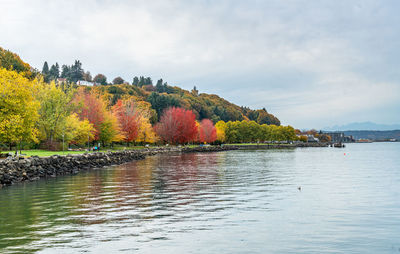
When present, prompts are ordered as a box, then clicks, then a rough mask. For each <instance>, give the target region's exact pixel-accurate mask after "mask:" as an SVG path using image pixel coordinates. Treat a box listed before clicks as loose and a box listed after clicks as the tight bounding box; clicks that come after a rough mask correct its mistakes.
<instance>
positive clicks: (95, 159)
mask: <svg viewBox="0 0 400 254" xmlns="http://www.w3.org/2000/svg"><path fill="white" fill-rule="evenodd" d="M236 149H237V148H228V147H217V146H215V147H214V146H208V147H207V146H205V147H194V148H188V147H162V148H152V149H143V150H128V151H121V152H107V153H103V152H99V153H86V154H76V155H71V154H70V155H66V156H61V155H53V156H50V157H38V156H32V157H8V158H7V159H4V160H0V187H1V186H3V185H11V184H13V183H17V182H23V181H33V180H37V179H40V178H46V177H56V176H58V175H69V174H76V173H78V172H79V171H81V170H86V169H95V168H101V167H105V166H110V165H119V164H123V163H125V162H129V161H133V160H140V159H144V158H145V157H146V156H151V155H156V154H159V153H179V152H184V153H188V152H218V151H226V150H236Z"/></svg>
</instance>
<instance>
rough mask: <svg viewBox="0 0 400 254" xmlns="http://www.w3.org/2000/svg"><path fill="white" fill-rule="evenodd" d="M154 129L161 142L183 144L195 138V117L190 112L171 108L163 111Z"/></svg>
mask: <svg viewBox="0 0 400 254" xmlns="http://www.w3.org/2000/svg"><path fill="white" fill-rule="evenodd" d="M155 129H156V133H157V134H158V136H159V137H160V138H161V139H162V140H163V141H165V142H169V143H172V144H184V143H187V142H190V141H192V140H193V139H194V138H195V137H196V134H197V127H196V116H195V114H194V113H193V112H192V111H191V110H186V109H183V108H175V107H172V108H169V109H167V110H165V112H164V113H163V115H162V116H161V119H160V122H159V123H157V124H156V126H155Z"/></svg>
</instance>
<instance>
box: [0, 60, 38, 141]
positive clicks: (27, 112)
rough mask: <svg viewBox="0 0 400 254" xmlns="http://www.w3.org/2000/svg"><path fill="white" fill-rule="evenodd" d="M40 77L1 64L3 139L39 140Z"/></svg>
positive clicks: (0, 123)
mask: <svg viewBox="0 0 400 254" xmlns="http://www.w3.org/2000/svg"><path fill="white" fill-rule="evenodd" d="M37 83H38V81H37V80H34V81H30V80H28V79H27V78H25V77H24V76H23V75H22V74H19V73H17V72H15V71H9V70H6V69H3V68H0V142H2V143H9V144H10V146H11V144H13V143H15V144H18V143H20V142H21V141H35V142H36V141H37V133H38V131H37V129H36V127H35V123H36V121H37V120H38V117H39V115H38V108H39V105H40V104H39V102H38V101H37V100H36V99H35V96H34V94H35V93H36V91H37Z"/></svg>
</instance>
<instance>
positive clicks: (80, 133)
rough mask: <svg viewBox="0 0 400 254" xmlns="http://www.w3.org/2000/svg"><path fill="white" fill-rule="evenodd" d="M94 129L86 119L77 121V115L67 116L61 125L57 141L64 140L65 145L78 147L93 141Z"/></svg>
mask: <svg viewBox="0 0 400 254" xmlns="http://www.w3.org/2000/svg"><path fill="white" fill-rule="evenodd" d="M94 132H95V129H94V127H93V124H91V123H90V122H89V121H88V120H87V119H85V120H79V117H78V115H77V114H75V113H74V114H72V115H69V116H68V117H67V118H66V119H65V121H64V122H63V123H62V126H61V131H60V132H59V134H58V135H59V136H58V138H59V139H62V138H63V139H64V141H65V142H66V143H67V144H70V143H74V144H78V145H82V144H85V143H86V142H88V141H93V139H94Z"/></svg>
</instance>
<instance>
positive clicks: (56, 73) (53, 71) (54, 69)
mask: <svg viewBox="0 0 400 254" xmlns="http://www.w3.org/2000/svg"><path fill="white" fill-rule="evenodd" d="M59 77H60V67H59V66H58V63H56V64H54V65H52V66H51V68H50V71H49V80H50V81H51V80H56V79H58V78H59Z"/></svg>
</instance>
